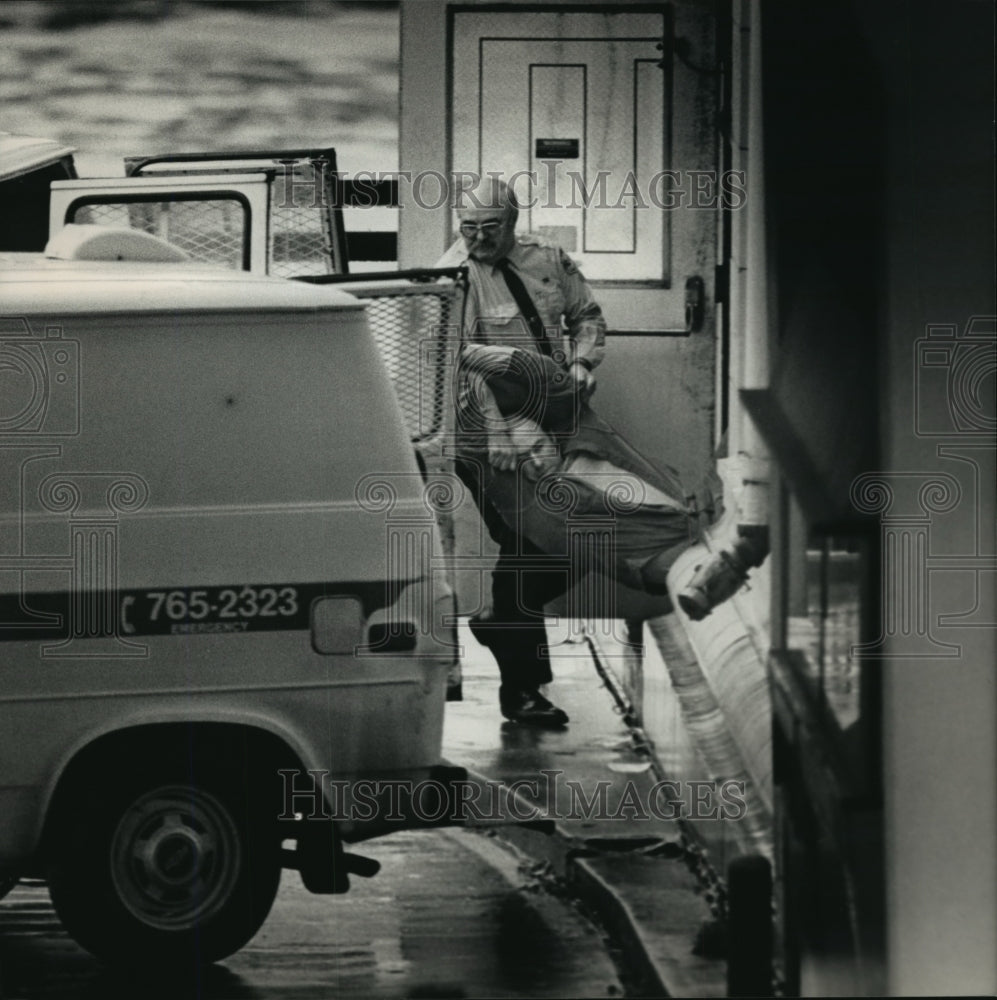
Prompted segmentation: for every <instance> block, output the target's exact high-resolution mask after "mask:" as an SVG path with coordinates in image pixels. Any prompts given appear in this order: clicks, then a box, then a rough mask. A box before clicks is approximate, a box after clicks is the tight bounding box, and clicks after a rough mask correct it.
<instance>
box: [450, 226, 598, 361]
mask: <svg viewBox="0 0 997 1000" xmlns="http://www.w3.org/2000/svg"><path fill="white" fill-rule="evenodd" d="M507 259H508V261H509V263H510V264H511V265H512V270H514V271H515V272H516V274H517V275H518V276H519V278H520V280H521V281H522V282H523V285H524V286H525V287H526V290H527V292H528V293H529V295H530V298H531V299H532V300H533V304H534V305H535V306H536V309H537V312H538V313H539V314H540V318H541V319H542V320H543V323H544V328H545V330H546V333H547V339H548V340H549V341H550V343H551V346H552V347H553V348H554V349H555V350H556V349H558V348H560V347H561V346H562V344H561V337H562V335H563V334H565V333H566V334H567V337H568V340H569V342H570V343H569V345H567V348H566V352H565V358H564V363H565V364H566V365H568V364H570V363H571V362H572V361H575V360H577V359H584V360H585V361H587V362H588V363H589V365H591V366H592V367H593V368H594V367H595V366H596V365H598V364H599V362H600V361H602V359H603V356H604V354H605V341H606V321H605V320H604V319H603V316H602V310H601V309H600V308H599V304H598V303H597V302H596V301H595V299H594V298H593V296H592V292H591V290H590V289H589V286H588V283H587V282H586V281H585V279H584V278H583V277H582V274H581V272H580V271H579V270H578V267H577V266H576V264H575V262H574V261H573V260H572V259H571V258H570V257H569V256H568V255H567V254H566V253H565V252H564V251H563V250H562V249H561V248H560V247H558V246H555V245H553V244H551V243H548V242H547V241H545V240H544V239H543V238H542V237H540V236H535V235H533V234H531V233H523V234H517V236H516V242H515V244H514V246H513V248H512V249H511V250H510V251H509V253H508V255H507ZM461 264H468V265H469V277H468V282H469V287H468V292H467V302H466V304H465V306H464V335H465V337H466V339H467V340H469V341H471V342H474V341H477V342H480V343H485V344H490V345H494V346H500V345H504V346H514V347H519V348H522V349H525V350H531V351H535V352H537V351H539V348H538V347H537V345H536V342H535V341H534V339H533V336H532V334H531V333H530V329H529V327H528V325H527V324H526V321H525V320H524V319H523V317H522V315H521V314H520V311H519V306H518V305H517V304H516V300H515V299H514V298H513V296H512V292H510V291H509V286H508V285H507V284H506V282H505V278H504V276H503V274H502V271H501V270H500V269H499V268H498V267H496V266H494V265H492V264H483V263H481V261H477V260H473V259H471V258H470V257H469V255H468V250H467V245H466V244H465V242H464V240H462V239H458V241H457V242H456V243H455V244H454V245H453V246H452V247H451V248H450V249H449V250H448V251H447V252H446V254H444V256H443V257H442V258H441V260H440V261H439V262H438V263H437V265H436V266H437V267H457V266H459V265H461Z"/></svg>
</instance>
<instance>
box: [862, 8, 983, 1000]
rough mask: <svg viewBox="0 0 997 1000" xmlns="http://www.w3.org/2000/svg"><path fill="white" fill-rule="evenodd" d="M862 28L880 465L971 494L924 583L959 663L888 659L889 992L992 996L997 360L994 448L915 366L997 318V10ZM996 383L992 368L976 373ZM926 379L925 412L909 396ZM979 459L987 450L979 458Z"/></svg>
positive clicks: (947, 12) (872, 14)
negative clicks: (953, 419)
mask: <svg viewBox="0 0 997 1000" xmlns="http://www.w3.org/2000/svg"><path fill="white" fill-rule="evenodd" d="M862 15H863V18H864V23H865V30H866V31H867V33H868V38H869V39H870V42H871V44H872V46H873V50H874V52H875V54H876V57H877V61H878V63H879V65H880V67H881V71H882V74H883V78H884V80H885V81H886V93H887V97H888V101H889V104H888V109H889V118H888V120H889V132H888V137H887V139H888V157H887V163H888V170H889V174H888V180H889V183H888V192H889V197H888V203H887V206H886V212H887V216H886V218H887V222H886V225H887V230H888V236H889V247H890V254H889V261H888V264H887V272H886V286H885V287H884V289H883V298H882V310H883V312H882V316H883V320H882V321H883V330H884V336H885V349H886V354H885V360H886V364H885V365H884V371H885V372H886V373H887V375H886V377H887V380H888V381H887V384H886V390H887V391H886V392H885V394H884V397H883V404H884V410H885V414H886V420H885V423H884V439H885V440H884V457H885V463H884V464H885V465H886V467H887V468H888V469H892V470H905V471H912V472H916V473H918V474H919V475H923V477H924V479H925V480H928V479H931V478H932V477H935V478H937V476H938V474H943V475H945V476H952V477H954V478H955V479H956V481H957V482H959V483H960V486H961V489H962V496H961V499H960V500H959V502H958V503H957V504H956V505H955V507H954V508H953V509H952V510H951V511H950V512H946V513H938V512H931V513H930V522H931V523H930V528H929V541H930V553H931V555H932V557H937V556H950V557H956V558H955V559H954V561H953V562H952V563H950V565H952V566H953V567H954V569H953V571H937V570H933V571H931V572H923V573H922V574H921V576H922V578H923V579H924V580H925V582H926V584H927V596H928V622H929V625H930V630H931V633H932V634H933V636H934V637H935V639H937V640H938V641H940V642H945V643H949V644H953V645H956V646H957V647H958V650H957V652H956V655H954V656H952V657H948V658H942V657H934V658H932V657H929V658H925V659H920V658H914V657H911V656H909V655H907V656H905V655H903V654H904V652H905V649H906V650H907V651H909V650H910V647H909V645H907V643H906V642H905V641H904V640H903V638H902V637H897V638H895V639H894V640H893V648H894V652H895V653H897V654H900V655H899V656H897V658H896V659H891V660H888V661H886V662H885V663H884V687H885V690H884V741H885V761H884V772H885V776H886V783H885V794H886V813H887V828H886V863H887V911H888V916H889V926H890V931H889V940H888V955H889V968H890V975H889V982H888V988H889V991H890V992H891V993H894V994H908V995H910V994H920V995H926V994H933V993H938V994H946V993H958V992H965V993H968V994H976V993H979V994H991V995H992V994H993V993H994V992H995V991H997V948H995V946H994V942H995V941H997V896H995V894H997V888H995V887H997V687H995V669H994V664H995V663H997V643H995V628H994V623H995V621H997V618H995V611H997V607H995V604H997V601H995V595H994V571H993V570H990V571H989V573H988V572H984V573H982V574H981V575H980V576H979V577H975V574H974V573H973V572H971V571H970V570H971V568H972V566H973V563H974V560H973V559H972V558H970V557H971V556H973V555H974V554H975V553H979V554H981V555H983V556H984V559H983V560H982V564H984V565H985V564H986V562H987V557H989V564H990V565H991V566H993V565H994V561H995V560H994V557H995V554H997V548H995V544H994V481H995V478H994V458H993V448H994V436H993V414H994V409H993V394H994V361H993V354H992V353H990V355H989V378H987V377H985V376H984V377H983V378H982V381H981V383H980V385H979V389H980V393H981V396H980V404H981V409H983V410H989V417H990V420H989V429H990V433H989V434H985V433H984V434H982V435H981V434H973V433H971V432H970V433H965V428H964V432H962V433H960V432H959V430H958V429H957V428H952V430H953V431H954V433H949V434H947V435H944V436H938V437H928V436H925V432H926V431H935V430H944V424H945V422H946V421H947V420H948V419H949V410H948V406H947V403H949V402H951V395H950V391H951V390H952V389H953V386H952V384H951V383H948V384H947V385H945V386H944V387H943V386H942V384H940V383H938V382H932V381H931V380H930V377H931V376H934V375H935V374H936V372H935V371H934V370H928V369H926V368H924V367H923V364H921V363H919V361H918V358H917V354H916V348H917V341H918V340H919V339H921V338H923V337H924V336H925V334H926V332H927V329H928V327H929V326H930V325H933V324H942V325H945V326H951V327H952V328H954V330H955V331H957V332H959V333H964V332H965V331H966V328H967V324H968V323H969V322H970V320H971V318H972V317H974V316H987V315H989V316H990V317H993V314H994V311H995V304H994V276H993V265H994V250H993V246H994V245H993V237H994V231H993V220H994V199H993V146H992V124H991V123H992V118H993V103H992V98H993V79H992V73H993V48H992V44H991V43H992V38H993V8H992V6H991V5H989V4H976V3H959V4H952V5H947V6H945V7H944V8H941V7H939V6H937V5H933V4H928V3H925V2H915V3H891V4H880V5H877V6H876V9H875V10H870V9H862ZM993 329H994V328H993V324H992V320H991V323H990V325H989V330H988V332H986V333H985V336H986V337H988V338H989V344H990V348H989V349H990V351H991V352H992V351H993V346H994V340H993V337H994V333H993ZM984 330H985V328H984V327H980V326H978V327H977V328H976V331H977V333H979V332H983V331H984ZM966 349H967V348H965V347H964V348H963V357H964V358H965V351H966ZM953 360H954V361H956V359H955V358H953ZM956 363H958V362H957V361H956ZM986 369H987V362H986V360H984V361H983V365H982V367H981V368H978V372H979V373H980V374H983V373H984V372H985V371H986ZM926 379H928V381H925V380H926ZM919 380H920V389H921V395H920V396H919V399H920V402H921V404H922V406H921V412H920V413H919V412H918V409H917V407H916V406H915V396H914V388H915V386H916V385H918V382H919ZM985 423H986V421H984V424H985ZM967 444H976V445H977V446H978V449H977V450H975V451H974V452H971V453H969V452H966V451H965V445H967ZM940 447H942V448H946V447H948V448H949V449H953V448H954V449H959V450H961V451H962V453H963V454H964V455H969V457H971V458H972V459H973V462H975V464H976V472H975V476H974V469H973V467H972V465H970V464H969V463H967V462H960V461H956V460H953V459H952V458H946V457H945V456H944V455H940V454H939V448H940ZM974 479H975V482H974ZM898 512H899V511H894V513H898ZM914 513H915V515H920V516H923V514H924V512H923V509H922V510H918V509H915V511H914ZM935 565H937V562H936V563H935ZM977 565H980V563H977ZM959 567H962V569H960V568H959ZM974 577H975V578H974ZM974 591H975V593H974ZM974 604H978V611H977V613H976V614H974V615H972V616H971V617H970V618H969V619H964V622H967V624H971V625H973V626H975V627H965V626H963V627H959V626H958V625H956V624H949V625H945V623H944V620H942V621H940V616H944V615H946V614H960V613H965V612H966V611H968V610H970V609H972V608H973V605H974Z"/></svg>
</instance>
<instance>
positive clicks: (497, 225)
mask: <svg viewBox="0 0 997 1000" xmlns="http://www.w3.org/2000/svg"><path fill="white" fill-rule="evenodd" d="M501 228H502V223H501V222H495V221H492V222H462V223H461V224H460V235H461V236H466V237H467V238H468V239H469V240H471V239H474V237H476V236H477V235H478V233H481V234H482V235H483V236H494V235H495V233H497V232H498V231H499V230H500V229H501Z"/></svg>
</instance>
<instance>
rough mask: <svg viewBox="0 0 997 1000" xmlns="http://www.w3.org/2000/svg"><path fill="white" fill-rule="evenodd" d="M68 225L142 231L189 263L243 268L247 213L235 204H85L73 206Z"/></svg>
mask: <svg viewBox="0 0 997 1000" xmlns="http://www.w3.org/2000/svg"><path fill="white" fill-rule="evenodd" d="M69 221H70V222H73V223H77V224H84V225H96V226H124V227H127V228H129V229H139V230H141V231H142V232H145V233H150V234H152V235H153V236H158V237H160V239H164V240H166V241H167V242H169V243H172V244H173V245H174V246H176V247H178V248H179V249H181V250H183V251H184V253H186V254H187V255H188V256H189V257H190V259H191V260H195V261H199V262H201V263H205V264H212V265H214V266H216V267H225V268H230V269H232V270H239V269H240V268H242V267H243V266H244V260H245V256H246V254H245V251H246V246H247V240H248V233H247V229H246V227H247V219H246V209H245V206H244V205H243V204H242V203H241V202H240V201H239V200H238V199H236V198H218V197H215V198H210V199H201V198H198V199H196V200H194V199H190V200H185V199H176V198H172V197H171V198H170V199H169V200H163V201H160V200H148V199H142V200H135V199H131V198H129V199H127V200H124V199H122V200H117V201H105V200H100V201H96V200H83V201H80V202H78V203H76V204H75V205H74V208H73V212H72V216H71V217H70V219H69Z"/></svg>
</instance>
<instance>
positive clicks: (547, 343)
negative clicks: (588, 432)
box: [437, 177, 606, 727]
mask: <svg viewBox="0 0 997 1000" xmlns="http://www.w3.org/2000/svg"><path fill="white" fill-rule="evenodd" d="M457 215H458V219H459V222H460V239H459V240H458V241H457V243H456V244H454V246H452V247H451V248H450V250H448V251H447V253H446V254H445V255H444V257H443V258H442V259H441V260H440V261H439V263H438V264H437V266H438V267H456V266H459V265H462V264H466V265H467V266H468V269H469V273H468V288H467V292H466V301H465V303H464V307H463V331H462V336H463V338H464V340H465V343H469V342H472V341H473V342H475V343H483V344H486V345H494V346H506V347H516V348H519V349H521V350H527V351H531V352H537V353H542V354H549V355H551V356H552V357H553V358H554V359H555V361H557V362H559V363H560V364H562V365H563V367H564V368H565V369H566V371H567V373H568V375H569V376H570V378H571V379H572V380H574V382H575V384H576V386H577V389H578V391H579V392H580V393H582V394H583V397H587V396H588V395H591V393H592V391H593V390H594V389H595V376H594V374H593V370H594V369H595V368H596V366H597V365H598V364H599V362H600V361H601V360H602V358H603V354H604V351H605V333H606V323H605V320H604V319H603V316H602V311H601V310H600V308H599V305H598V303H596V301H595V299H594V298H593V296H592V292H591V290H590V289H589V286H588V284H587V283H586V282H585V279H584V278H583V277H582V275H581V273H580V272H579V270H578V268H577V266H576V265H575V264H574V262H573V261H572V260H571V258H570V257H568V255H567V254H565V253H564V251H563V250H561V249H560V248H559V247H557V246H554V245H552V244H550V243H548V242H546V241H545V240H543V239H542V238H540V237H538V236H534V235H531V234H520V235H517V234H516V232H515V227H516V219H517V217H518V215H519V207H518V204H517V201H516V197H515V195H514V193H513V192H512V190H511V189H510V188H509V186H508V185H507V184H505V183H504V182H503V181H501V180H498V179H497V178H494V177H486V178H483V179H481V180H480V181H479V182H478V183H477V184H476V185H475V186H473V187H471V188H469V189H464V190H462V191H461V192H460V198H459V201H458V205H457ZM464 403H465V400H464V399H463V398H462V399H461V400H459V402H458V409H460V407H461V406H462V405H464ZM476 405H479V406H481V408H482V409H483V410H484V414H483V416H484V418H485V421H484V425H485V426H486V427H487V460H488V462H489V463H490V464H491V465H492V466H494V467H495V468H496V469H499V470H503V471H513V470H516V469H517V468H518V467H519V466H520V463H521V462H522V461H523V460H524V459H526V458H528V457H529V456H530V455H531V454H532V453H533V450H534V447H535V445H536V440H535V437H534V436H531V435H530V434H529V433H526V434H525V435H524V434H523V433H522V428H521V427H520V428H516V427H513V426H511V425H510V424H509V423H508V422H507V421H505V420H504V419H503V418H502V415H501V413H500V412H499V409H498V406H497V404H496V402H495V401H494V399H493V398H490V396H489V394H488V393H487V392H485V393H484V396H483V397H481V396H480V395H476ZM458 451H459V446H458ZM456 471H457V473H458V475H460V477H461V479H462V480H463V481H464V483H465V484H466V485H467V487H468V488H469V489H470V491H471V493H472V495H473V496H474V498H475V502H476V503H477V505H478V509H479V511H480V512H481V516H482V519H483V520H484V522H485V525H486V527H487V528H488V530H489V533H490V534H491V537H492V538H493V540H494V541H495V542H496V543H497V544H498V546H499V556H498V561H497V563H496V565H495V569H494V571H493V574H492V607H491V609H490V610H489V611H487V612H484V613H482V614H479V615H476V616H475V617H474V618H472V619H471V623H470V624H471V631H472V633H473V634H474V636H475V638H477V639H478V641H479V642H481V643H482V644H483V645H485V646H487V647H488V648H489V649H490V650H491V651H492V653H493V655H494V656H495V659H496V661H497V662H498V666H499V672H500V674H501V687H500V689H499V705H500V708H501V711H502V714H503V715H504V716H505V717H506V718H507V719H510V720H512V721H514V722H518V723H521V724H525V725H534V726H545V727H561V726H564V725H565V724H566V723H567V722H568V716H567V714H566V713H565V712H564V711H563V710H562V709H560V708H558V707H556V706H555V705H552V704H551V703H550V701H548V700H547V698H546V697H545V696H544V695H543V694H542V693H541V691H540V688H541V686H542V685H544V684H547V683H549V682H550V681H551V680H552V675H551V670H550V661H549V657H548V654H547V651H546V645H547V633H546V630H545V628H544V622H543V606H544V604H546V603H547V602H548V601H551V600H553V599H554V598H556V597H558V596H560V595H561V594H562V593H564V591H565V589H566V587H567V583H568V580H567V577H566V575H565V573H564V572H563V570H562V571H558V572H552V571H544V569H543V568H542V567H543V553H542V552H541V551H540V549H538V548H537V547H536V546H534V545H533V544H532V543H531V542H530V541H529V540H528V539H526V538H524V537H521V536H519V535H517V534H516V532H515V531H514V530H513V529H512V528H511V527H510V526H509V525H508V524H506V522H505V521H504V520H503V519H502V517H501V516H500V514H499V513H498V511H497V510H496V509H495V507H494V506H493V505H492V504H491V502H490V501H489V500H488V497H487V495H485V493H484V491H483V489H482V481H481V475H480V471H479V469H478V467H477V466H476V465H475V464H474V462H472V461H468V460H467V459H466V457H464V458H461V457H458V459H457V462H456Z"/></svg>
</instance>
